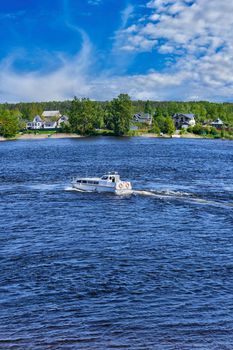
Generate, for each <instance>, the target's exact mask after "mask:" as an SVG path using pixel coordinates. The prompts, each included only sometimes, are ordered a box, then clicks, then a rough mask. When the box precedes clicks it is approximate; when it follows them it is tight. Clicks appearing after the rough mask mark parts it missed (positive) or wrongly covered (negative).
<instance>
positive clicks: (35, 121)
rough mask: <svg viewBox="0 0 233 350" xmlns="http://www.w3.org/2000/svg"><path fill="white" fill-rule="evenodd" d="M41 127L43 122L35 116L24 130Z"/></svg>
mask: <svg viewBox="0 0 233 350" xmlns="http://www.w3.org/2000/svg"><path fill="white" fill-rule="evenodd" d="M42 125H43V120H42V119H41V117H40V116H39V115H36V116H35V117H34V119H33V121H31V122H27V124H26V128H27V129H29V130H36V129H41V128H42Z"/></svg>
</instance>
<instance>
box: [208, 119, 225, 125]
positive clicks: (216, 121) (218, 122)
mask: <svg viewBox="0 0 233 350" xmlns="http://www.w3.org/2000/svg"><path fill="white" fill-rule="evenodd" d="M211 124H219V125H223V124H224V123H223V121H222V120H221V119H220V118H217V119H216V120H215V121H213V122H212V123H211Z"/></svg>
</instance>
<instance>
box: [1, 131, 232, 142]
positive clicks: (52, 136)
mask: <svg viewBox="0 0 233 350" xmlns="http://www.w3.org/2000/svg"><path fill="white" fill-rule="evenodd" d="M99 136H106V135H94V136H93V137H99ZM84 137H88V136H82V135H77V134H72V133H71V134H69V133H55V134H46V133H45V134H22V135H17V136H16V137H13V138H5V137H2V136H0V142H4V141H33V140H47V139H76V138H84ZM126 137H145V138H157V139H168V138H172V139H177V138H179V139H202V140H203V139H205V140H214V138H210V137H204V136H200V135H195V134H184V135H176V134H174V135H172V136H170V135H162V136H161V135H157V134H153V133H148V134H141V135H135V136H127V135H126ZM217 140H230V139H226V138H218V139H217Z"/></svg>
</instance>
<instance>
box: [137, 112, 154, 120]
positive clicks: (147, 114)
mask: <svg viewBox="0 0 233 350" xmlns="http://www.w3.org/2000/svg"><path fill="white" fill-rule="evenodd" d="M134 117H135V118H140V119H151V118H152V116H151V115H150V114H149V113H136V114H134Z"/></svg>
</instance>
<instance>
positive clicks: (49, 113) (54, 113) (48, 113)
mask: <svg viewBox="0 0 233 350" xmlns="http://www.w3.org/2000/svg"><path fill="white" fill-rule="evenodd" d="M60 115H61V114H60V111H44V112H43V113H42V117H57V116H59V117H60Z"/></svg>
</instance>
